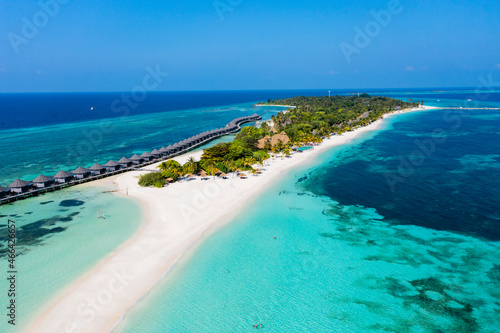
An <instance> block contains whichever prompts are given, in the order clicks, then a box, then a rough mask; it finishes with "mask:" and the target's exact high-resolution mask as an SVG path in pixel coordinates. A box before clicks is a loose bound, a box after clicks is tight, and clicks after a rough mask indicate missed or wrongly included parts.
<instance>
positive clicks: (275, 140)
mask: <svg viewBox="0 0 500 333" xmlns="http://www.w3.org/2000/svg"><path fill="white" fill-rule="evenodd" d="M279 141H281V142H282V143H283V144H287V143H288V142H290V138H289V137H288V135H286V133H285V132H281V133H280V134H275V135H273V137H272V138H271V144H272V145H273V146H274V145H275V144H277V143H278V142H279Z"/></svg>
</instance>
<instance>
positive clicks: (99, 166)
mask: <svg viewBox="0 0 500 333" xmlns="http://www.w3.org/2000/svg"><path fill="white" fill-rule="evenodd" d="M102 169H104V167H103V166H102V165H100V164H97V163H96V164H94V165H93V166H91V167H90V168H89V170H92V171H99V170H102Z"/></svg>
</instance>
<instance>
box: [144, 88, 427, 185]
mask: <svg viewBox="0 0 500 333" xmlns="http://www.w3.org/2000/svg"><path fill="white" fill-rule="evenodd" d="M267 104H277V105H293V106H295V109H290V110H288V111H287V112H279V113H278V114H277V115H276V116H272V122H273V125H272V126H270V125H269V124H268V123H266V122H264V123H262V125H261V126H260V127H253V126H247V127H243V128H242V129H241V131H240V132H239V133H238V134H237V135H236V137H235V139H234V140H233V142H227V143H219V144H216V145H215V146H213V147H211V148H207V149H205V150H203V154H202V156H201V160H200V161H195V159H194V158H193V157H191V158H190V159H189V160H188V161H187V162H186V163H185V164H184V165H181V164H180V163H179V162H177V161H174V160H168V161H165V162H163V163H161V164H160V165H159V166H158V168H159V169H160V172H159V173H158V172H157V173H152V174H148V175H144V176H141V180H140V181H139V184H140V185H141V186H151V185H154V186H163V184H165V180H167V181H168V182H170V181H177V180H178V179H179V178H181V177H184V176H186V175H190V174H195V173H199V172H202V171H205V172H206V173H207V175H210V176H216V175H217V174H219V173H222V172H223V173H229V172H234V171H236V170H238V169H240V170H245V171H250V172H251V173H253V174H255V173H256V170H255V169H254V168H253V167H252V166H254V165H256V164H260V165H264V161H265V160H267V159H269V158H270V157H271V155H270V153H272V154H273V156H276V155H278V154H280V153H282V156H283V155H284V156H290V154H291V148H293V146H297V145H299V146H300V145H303V144H306V143H308V144H314V143H319V142H321V141H322V140H323V138H324V137H325V136H330V135H332V134H342V133H344V132H346V131H351V130H353V129H356V128H358V127H361V126H366V125H368V124H370V123H371V122H373V121H375V120H377V119H379V118H380V117H382V116H383V115H384V114H385V113H388V112H391V111H394V110H399V109H404V108H408V107H416V106H418V105H419V103H418V102H413V101H411V100H409V101H408V102H405V101H401V100H397V99H393V98H388V97H380V96H377V97H372V96H370V95H368V94H362V95H360V96H332V97H331V98H329V97H293V98H286V99H277V100H268V101H267ZM282 132H284V133H286V135H287V136H288V138H289V142H286V143H285V142H283V141H281V140H280V139H278V140H273V141H272V142H271V140H268V141H263V142H264V143H261V145H260V147H261V148H259V140H262V139H263V138H265V137H266V136H268V137H270V138H272V137H273V136H274V135H275V134H276V133H282ZM280 137H282V136H276V137H275V138H280ZM266 140H267V138H266ZM285 141H286V140H285ZM273 143H274V144H273ZM162 181H163V183H162Z"/></svg>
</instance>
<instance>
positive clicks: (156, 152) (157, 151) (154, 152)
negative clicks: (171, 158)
mask: <svg viewBox="0 0 500 333" xmlns="http://www.w3.org/2000/svg"><path fill="white" fill-rule="evenodd" d="M160 154H161V152H160V151H159V150H157V149H155V150H153V151H152V152H151V155H160Z"/></svg>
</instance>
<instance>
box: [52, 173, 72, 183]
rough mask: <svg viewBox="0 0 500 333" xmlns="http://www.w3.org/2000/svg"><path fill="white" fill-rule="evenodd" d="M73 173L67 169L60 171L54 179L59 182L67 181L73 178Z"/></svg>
mask: <svg viewBox="0 0 500 333" xmlns="http://www.w3.org/2000/svg"><path fill="white" fill-rule="evenodd" d="M71 177H72V174H71V173H69V172H66V171H62V170H61V171H59V172H58V173H56V175H55V176H54V181H55V182H56V183H59V184H64V183H67V182H69V181H70V180H71Z"/></svg>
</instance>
